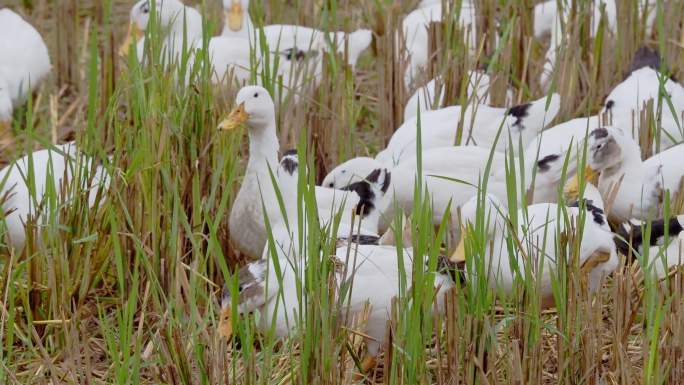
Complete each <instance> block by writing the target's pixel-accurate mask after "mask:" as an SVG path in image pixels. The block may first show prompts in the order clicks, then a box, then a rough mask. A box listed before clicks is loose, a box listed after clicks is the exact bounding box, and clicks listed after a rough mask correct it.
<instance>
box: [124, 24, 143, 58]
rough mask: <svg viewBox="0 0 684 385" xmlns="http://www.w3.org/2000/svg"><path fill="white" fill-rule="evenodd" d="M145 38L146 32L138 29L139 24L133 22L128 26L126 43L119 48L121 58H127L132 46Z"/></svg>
mask: <svg viewBox="0 0 684 385" xmlns="http://www.w3.org/2000/svg"><path fill="white" fill-rule="evenodd" d="M144 36H145V32H144V31H143V30H142V29H140V27H138V23H136V22H134V21H131V23H130V24H129V25H128V32H126V38H125V39H124V42H123V43H122V44H121V46H120V47H119V56H121V57H126V56H128V52H129V51H130V50H131V46H132V45H133V44H134V43H135V42H137V41H138V40H140V39H142V38H143V37H144Z"/></svg>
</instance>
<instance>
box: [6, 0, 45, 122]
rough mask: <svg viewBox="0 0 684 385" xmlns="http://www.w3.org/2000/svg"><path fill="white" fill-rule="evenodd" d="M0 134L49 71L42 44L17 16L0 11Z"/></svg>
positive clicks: (32, 29) (34, 31)
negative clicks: (0, 48)
mask: <svg viewBox="0 0 684 385" xmlns="http://www.w3.org/2000/svg"><path fill="white" fill-rule="evenodd" d="M0 47H2V55H0V133H5V132H7V131H9V129H10V126H11V121H12V114H13V111H14V108H16V107H18V106H20V105H21V104H22V103H23V102H24V101H25V100H26V99H27V97H28V95H29V93H30V91H31V90H35V89H37V88H38V86H39V85H40V84H41V83H42V82H43V81H44V80H45V78H47V76H48V75H49V74H50V70H51V69H52V64H51V62H50V55H49V53H48V48H47V45H46V44H45V40H43V37H42V36H41V35H40V33H39V32H38V31H37V30H36V29H35V28H34V27H33V26H32V25H31V24H30V23H28V22H27V21H26V20H24V19H23V18H22V17H21V16H20V15H18V14H17V13H15V12H14V11H12V10H10V9H9V8H2V9H0Z"/></svg>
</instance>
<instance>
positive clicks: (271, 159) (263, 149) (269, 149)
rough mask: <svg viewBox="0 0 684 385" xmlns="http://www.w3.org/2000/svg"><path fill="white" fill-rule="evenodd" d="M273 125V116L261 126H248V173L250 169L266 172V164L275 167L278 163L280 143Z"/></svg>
mask: <svg viewBox="0 0 684 385" xmlns="http://www.w3.org/2000/svg"><path fill="white" fill-rule="evenodd" d="M275 127H276V124H275V118H274V119H272V120H271V121H270V122H269V123H268V124H265V125H263V126H253V127H250V130H249V161H248V162H247V173H248V174H249V173H250V171H253V172H257V173H260V172H266V173H268V168H267V166H268V165H270V166H271V168H275V167H276V165H277V164H278V150H280V145H279V144H278V136H277V135H276V129H275ZM274 171H275V169H274Z"/></svg>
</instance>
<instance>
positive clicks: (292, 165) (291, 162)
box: [280, 157, 299, 175]
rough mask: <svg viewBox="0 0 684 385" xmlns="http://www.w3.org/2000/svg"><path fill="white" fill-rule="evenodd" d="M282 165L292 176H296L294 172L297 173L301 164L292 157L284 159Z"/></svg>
mask: <svg viewBox="0 0 684 385" xmlns="http://www.w3.org/2000/svg"><path fill="white" fill-rule="evenodd" d="M280 165H281V166H283V168H284V169H285V171H287V173H288V174H290V175H292V174H294V172H295V171H297V168H299V162H297V160H295V159H293V158H291V157H287V158H283V159H282V160H281V161H280Z"/></svg>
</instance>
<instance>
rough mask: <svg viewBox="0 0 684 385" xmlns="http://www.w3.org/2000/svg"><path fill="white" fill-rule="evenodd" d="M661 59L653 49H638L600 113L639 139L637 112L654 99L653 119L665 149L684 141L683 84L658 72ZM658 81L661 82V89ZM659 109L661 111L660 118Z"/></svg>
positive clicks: (660, 67)
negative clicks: (622, 78) (683, 116)
mask: <svg viewBox="0 0 684 385" xmlns="http://www.w3.org/2000/svg"><path fill="white" fill-rule="evenodd" d="M661 62H662V60H661V58H660V56H659V55H658V53H657V52H656V51H653V50H650V49H649V48H647V47H641V48H639V49H638V50H637V52H636V53H635V55H634V58H633V60H632V63H631V64H630V72H629V74H628V75H627V77H626V78H625V80H624V81H623V82H622V83H620V84H618V85H617V86H616V87H615V88H613V90H612V91H611V92H610V94H608V96H607V97H606V99H605V103H604V106H603V109H602V111H601V113H602V114H606V115H608V117H609V120H612V125H613V126H615V127H621V128H622V129H623V130H625V131H627V132H629V133H630V134H631V135H632V138H634V139H635V140H637V141H639V137H640V136H641V135H642V132H641V131H642V129H641V127H640V119H639V113H640V112H641V110H642V109H643V108H644V106H645V105H646V103H647V102H648V101H649V100H653V117H652V119H653V120H654V121H656V122H658V127H661V129H662V131H661V132H660V133H659V136H660V143H659V144H660V146H659V148H660V149H667V148H669V147H672V146H674V145H676V144H679V143H682V142H684V128H682V127H684V123H683V122H682V113H683V112H684V87H682V85H681V84H679V83H678V82H676V81H675V80H673V79H672V78H671V77H667V76H666V75H663V74H661V72H660V71H661V70H663V68H662V67H663V66H662V63H661ZM661 81H662V82H664V84H663V85H662V88H661ZM661 90H662V91H661ZM663 93H665V94H663ZM667 98H669V100H668V99H667ZM658 111H662V116H660V118H658V114H659V112H658Z"/></svg>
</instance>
